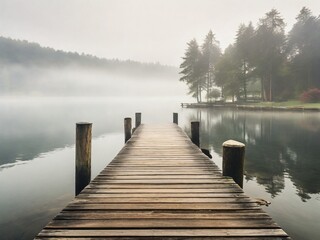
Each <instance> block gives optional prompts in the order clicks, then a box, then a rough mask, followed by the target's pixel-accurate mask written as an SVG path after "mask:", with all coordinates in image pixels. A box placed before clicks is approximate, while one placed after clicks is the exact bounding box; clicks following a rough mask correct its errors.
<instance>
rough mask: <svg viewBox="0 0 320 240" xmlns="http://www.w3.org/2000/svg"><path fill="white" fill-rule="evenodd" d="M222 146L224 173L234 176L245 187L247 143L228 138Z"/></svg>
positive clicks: (224, 174)
mask: <svg viewBox="0 0 320 240" xmlns="http://www.w3.org/2000/svg"><path fill="white" fill-rule="evenodd" d="M222 146H223V154H222V175H223V176H229V177H232V178H233V180H234V181H235V182H236V183H237V184H238V185H239V186H240V187H241V188H243V169H244V154H245V145H244V144H243V143H241V142H237V141H234V140H228V141H225V142H224V143H223V144H222Z"/></svg>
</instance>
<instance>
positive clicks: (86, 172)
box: [75, 123, 92, 195]
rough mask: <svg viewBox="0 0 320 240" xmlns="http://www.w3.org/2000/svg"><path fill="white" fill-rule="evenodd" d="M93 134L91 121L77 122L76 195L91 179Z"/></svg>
mask: <svg viewBox="0 0 320 240" xmlns="http://www.w3.org/2000/svg"><path fill="white" fill-rule="evenodd" d="M91 136H92V124H91V123H77V124H76V176H75V182H76V186H75V194H76V195H78V194H79V193H80V192H81V191H82V189H84V188H85V187H86V186H87V185H88V184H89V183H90V180H91Z"/></svg>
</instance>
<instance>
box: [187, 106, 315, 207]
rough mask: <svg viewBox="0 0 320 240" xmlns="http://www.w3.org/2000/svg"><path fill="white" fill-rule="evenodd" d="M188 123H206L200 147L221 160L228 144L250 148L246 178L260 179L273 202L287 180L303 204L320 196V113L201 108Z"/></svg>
mask: <svg viewBox="0 0 320 240" xmlns="http://www.w3.org/2000/svg"><path fill="white" fill-rule="evenodd" d="M188 119H189V120H190V121H194V120H198V121H200V122H201V146H202V147H203V148H208V149H213V151H214V152H216V153H217V154H218V155H219V156H221V154H222V143H223V142H224V141H226V140H228V139H234V140H237V141H240V142H243V143H245V144H246V160H245V172H246V176H245V179H246V180H254V179H255V180H256V182H257V183H258V184H260V185H263V186H264V187H265V190H266V192H268V193H270V195H271V197H272V198H274V197H275V196H277V195H278V194H279V193H281V192H282V191H283V189H284V188H285V177H288V178H290V180H291V181H292V182H293V184H294V185H295V187H296V192H297V195H298V196H299V197H300V198H301V200H302V201H307V200H308V199H310V196H309V194H314V193H319V192H320V174H318V173H319V172H320V161H319V159H318V156H320V147H319V145H318V143H319V142H320V116H319V114H318V113H301V112H252V111H242V110H241V111H239V110H225V109H224V110H222V109H196V110H194V111H192V113H191V114H190V115H189V116H188ZM185 130H186V132H190V128H186V129H185Z"/></svg>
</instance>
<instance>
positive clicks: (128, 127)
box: [124, 118, 132, 143]
mask: <svg viewBox="0 0 320 240" xmlns="http://www.w3.org/2000/svg"><path fill="white" fill-rule="evenodd" d="M131 129H132V121H131V118H125V119H124V142H125V143H126V142H127V141H128V140H129V139H130V138H131Z"/></svg>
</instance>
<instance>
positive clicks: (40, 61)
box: [0, 37, 177, 77]
mask: <svg viewBox="0 0 320 240" xmlns="http://www.w3.org/2000/svg"><path fill="white" fill-rule="evenodd" d="M0 64H2V65H23V66H27V67H69V66H79V67H86V68H95V69H98V70H103V71H107V72H117V73H123V74H126V75H129V74H134V75H156V76H163V77H166V76H170V77H172V75H176V73H177V69H176V68H175V67H171V66H164V65H161V64H159V63H140V62H136V61H131V60H126V61H120V60H118V59H105V58H98V57H96V56H92V55H88V54H84V53H81V54H79V53H77V52H64V51H61V50H55V49H53V48H49V47H42V46H40V44H38V43H31V42H28V41H26V40H14V39H10V38H5V37H0Z"/></svg>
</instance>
